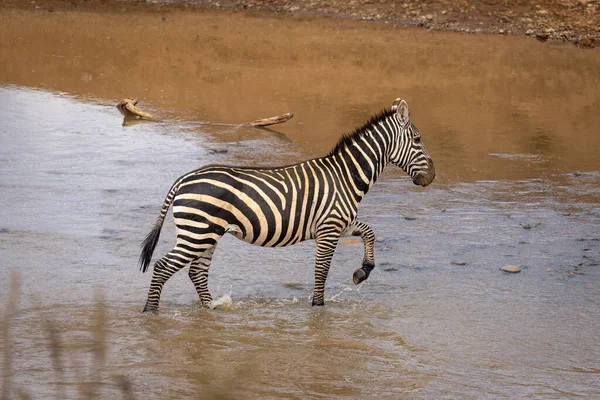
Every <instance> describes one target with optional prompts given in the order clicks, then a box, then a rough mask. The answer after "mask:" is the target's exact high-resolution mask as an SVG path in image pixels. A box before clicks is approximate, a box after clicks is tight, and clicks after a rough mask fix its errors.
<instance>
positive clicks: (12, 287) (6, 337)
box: [0, 272, 19, 400]
mask: <svg viewBox="0 0 600 400" xmlns="http://www.w3.org/2000/svg"><path fill="white" fill-rule="evenodd" d="M18 293H19V277H18V275H17V273H16V272H12V273H11V274H10V284H9V288H8V297H7V299H6V303H5V304H6V307H5V309H4V320H3V321H2V342H3V343H4V346H3V347H4V351H3V359H2V371H3V374H2V389H1V390H0V396H1V397H0V399H2V400H8V399H9V398H10V394H11V391H12V356H13V354H12V337H11V327H12V319H13V317H14V315H15V313H16V309H17V297H18Z"/></svg>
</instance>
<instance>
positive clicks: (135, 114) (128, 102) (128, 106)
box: [116, 97, 294, 127]
mask: <svg viewBox="0 0 600 400" xmlns="http://www.w3.org/2000/svg"><path fill="white" fill-rule="evenodd" d="M138 102H139V100H138V99H136V98H135V97H125V98H123V99H121V101H119V102H118V103H117V104H116V107H117V109H118V110H119V111H120V112H121V114H123V117H125V118H124V120H123V125H124V126H126V125H131V124H132V121H133V120H135V119H138V118H141V119H145V120H150V121H158V119H156V118H155V117H154V116H153V115H152V114H150V113H147V112H145V111H142V110H140V109H139V108H137V107H136V104H137V103H138ZM293 116H294V114H292V113H291V112H290V113H287V114H283V115H277V116H275V117H270V118H262V119H257V120H256V121H252V122H248V123H246V124H242V125H250V126H256V127H264V126H269V125H275V124H282V123H284V122H287V121H289V120H290V119H292V117H293Z"/></svg>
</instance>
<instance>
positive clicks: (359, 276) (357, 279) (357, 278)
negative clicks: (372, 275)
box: [352, 268, 369, 285]
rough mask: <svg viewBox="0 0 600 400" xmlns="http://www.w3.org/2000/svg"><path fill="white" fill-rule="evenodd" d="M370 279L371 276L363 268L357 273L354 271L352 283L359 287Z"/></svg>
mask: <svg viewBox="0 0 600 400" xmlns="http://www.w3.org/2000/svg"><path fill="white" fill-rule="evenodd" d="M368 277H369V274H368V273H367V271H365V270H364V269H363V268H359V269H357V270H356V271H354V275H352V281H353V282H354V284H355V285H358V284H359V283H361V282H362V281H365V280H366V279H367V278H368Z"/></svg>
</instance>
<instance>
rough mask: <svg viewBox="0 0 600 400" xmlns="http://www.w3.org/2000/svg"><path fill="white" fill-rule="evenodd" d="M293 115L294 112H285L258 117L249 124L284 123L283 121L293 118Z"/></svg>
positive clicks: (267, 124)
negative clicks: (274, 115) (273, 115)
mask: <svg viewBox="0 0 600 400" xmlns="http://www.w3.org/2000/svg"><path fill="white" fill-rule="evenodd" d="M293 116H294V114H292V113H287V114H283V115H278V116H276V117H271V118H263V119H257V120H256V121H252V122H250V123H248V125H250V126H269V125H275V124H282V123H284V122H287V121H289V120H290V119H292V117H293Z"/></svg>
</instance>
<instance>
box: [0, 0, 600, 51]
mask: <svg viewBox="0 0 600 400" xmlns="http://www.w3.org/2000/svg"><path fill="white" fill-rule="evenodd" d="M140 7H141V8H144V9H156V10H159V11H168V10H169V9H173V8H191V9H200V8H229V9H251V10H264V11H269V12H276V13H294V14H317V15H327V16H335V17H341V18H353V19H361V20H366V21H382V22H386V23H392V24H399V25H407V26H418V27H423V28H425V29H431V30H452V31H463V32H467V33H474V34H477V33H494V34H501V35H527V36H531V37H535V38H537V39H538V40H541V41H545V40H548V39H552V40H561V41H566V42H570V43H573V44H575V45H577V46H579V47H583V48H591V47H595V46H598V45H600V1H599V0H540V1H533V0H482V1H473V0H423V1H417V0H405V1H387V0H300V1H298V0H189V1H185V0H184V1H179V0H158V1H156V0H154V1H139V0H86V1H76V0H43V1H42V0H38V1H35V0H4V1H3V2H2V3H0V9H2V8H21V9H22V8H31V9H37V10H40V11H49V12H52V11H54V10H67V9H68V10H76V9H82V10H93V11H100V10H106V11H115V10H122V11H131V10H135V9H138V8H140Z"/></svg>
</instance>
